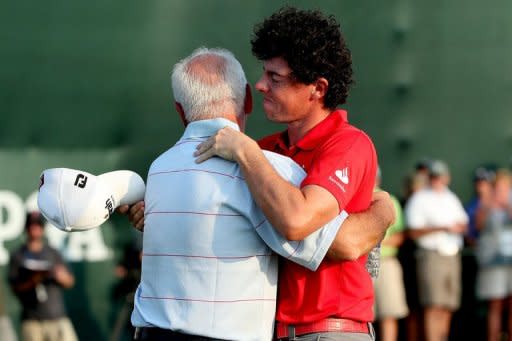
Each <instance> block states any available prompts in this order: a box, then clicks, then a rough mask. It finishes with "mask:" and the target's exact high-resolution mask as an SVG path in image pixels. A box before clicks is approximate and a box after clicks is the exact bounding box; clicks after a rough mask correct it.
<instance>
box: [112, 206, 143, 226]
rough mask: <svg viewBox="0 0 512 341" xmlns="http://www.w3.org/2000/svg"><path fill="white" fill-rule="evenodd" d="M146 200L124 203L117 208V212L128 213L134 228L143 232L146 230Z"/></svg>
mask: <svg viewBox="0 0 512 341" xmlns="http://www.w3.org/2000/svg"><path fill="white" fill-rule="evenodd" d="M144 205H145V204H144V201H139V202H136V203H135V204H133V205H131V206H129V205H122V206H119V207H118V208H117V212H119V213H121V214H125V215H128V220H129V221H130V223H131V224H132V226H133V227H134V228H136V229H137V230H139V231H141V232H143V231H144V207H145V206H144Z"/></svg>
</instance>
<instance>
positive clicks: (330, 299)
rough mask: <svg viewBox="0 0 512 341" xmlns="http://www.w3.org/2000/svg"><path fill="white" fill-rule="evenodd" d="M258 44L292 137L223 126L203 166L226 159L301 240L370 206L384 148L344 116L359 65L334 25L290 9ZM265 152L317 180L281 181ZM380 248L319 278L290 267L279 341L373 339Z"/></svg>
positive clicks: (270, 106)
mask: <svg viewBox="0 0 512 341" xmlns="http://www.w3.org/2000/svg"><path fill="white" fill-rule="evenodd" d="M251 44H252V51H253V54H254V55H255V56H256V57H257V58H258V59H259V60H261V61H263V75H262V76H261V78H260V80H259V81H258V82H257V83H256V89H257V90H258V91H260V92H261V93H262V94H263V97H264V100H263V107H264V110H265V113H266V115H267V118H268V119H270V120H271V121H273V122H279V123H286V124H287V130H286V131H284V132H282V133H278V134H275V135H271V136H268V137H266V138H264V139H262V140H261V141H260V142H259V146H258V144H257V143H256V142H255V141H254V140H252V139H250V138H249V137H248V136H247V135H244V134H242V133H240V132H237V131H235V130H233V129H229V128H224V129H222V130H220V131H219V132H218V133H217V134H216V135H215V136H213V137H212V138H210V139H209V140H207V141H205V142H204V143H203V144H202V145H199V146H198V150H197V152H196V156H198V158H197V161H198V162H202V161H204V160H206V159H208V158H210V157H212V156H214V155H218V156H221V157H223V158H226V159H230V160H235V161H236V162H238V163H239V165H240V167H241V169H242V171H243V173H244V176H245V178H246V181H247V183H248V185H249V187H250V190H251V193H252V195H253V196H254V198H255V200H256V202H257V203H258V205H259V206H260V207H261V208H262V210H263V211H264V213H265V216H266V217H267V218H268V219H269V220H270V222H271V223H272V224H273V226H274V227H275V228H276V229H278V230H279V231H280V232H281V233H282V234H283V235H284V236H285V237H286V238H288V239H290V240H301V239H303V238H304V237H305V236H307V235H308V234H310V233H311V232H313V231H315V230H316V229H318V228H320V227H321V226H322V225H323V224H325V223H326V222H328V221H329V220H331V219H332V218H333V217H335V216H336V215H337V214H338V213H339V212H340V211H341V210H346V211H347V212H349V213H351V212H360V211H364V210H366V209H367V208H368V207H369V205H370V201H371V198H372V192H373V187H374V181H375V175H376V169H377V156H376V153H375V148H374V146H373V144H372V141H371V140H370V138H369V137H368V136H367V135H366V134H365V133H364V132H362V131H361V130H359V129H357V128H355V127H354V126H352V125H350V124H349V123H348V121H347V113H346V112H345V111H343V110H338V109H336V108H337V107H338V106H339V105H341V104H344V103H345V101H346V98H347V96H348V91H349V87H350V85H351V83H352V67H351V63H352V60H351V54H350V51H349V49H348V48H347V46H346V44H345V41H344V38H343V36H342V34H341V31H340V27H339V24H338V23H337V22H336V20H335V19H334V18H333V17H326V16H324V15H323V14H321V13H320V12H318V11H302V10H297V9H294V8H284V9H281V10H280V11H278V12H277V13H275V14H273V15H272V16H270V17H269V18H267V19H266V20H264V21H263V23H261V24H260V25H258V26H256V29H255V34H254V37H253V39H252V41H251ZM260 147H261V148H263V149H267V150H271V151H274V152H277V153H280V154H283V155H286V156H289V157H291V158H292V159H293V160H295V161H296V162H297V163H299V164H300V165H301V166H302V167H303V168H304V169H305V170H306V172H307V173H308V175H307V177H306V178H305V179H304V181H303V183H302V184H301V188H296V187H294V186H292V185H291V184H290V183H288V182H286V181H285V180H283V179H282V178H281V177H279V175H278V174H277V173H276V172H275V171H274V170H273V168H272V167H271V166H270V164H269V163H268V161H267V160H266V159H265V157H264V155H263V153H262V151H261V149H260ZM345 232H346V231H345ZM340 233H344V231H343V229H341V230H340ZM352 234H354V233H353V232H352ZM356 234H357V233H356ZM361 235H365V236H366V234H364V233H361ZM350 237H351V236H347V238H348V239H350ZM352 237H353V238H357V236H352ZM376 242H377V241H376V240H375V239H372V238H370V239H368V240H366V241H365V243H360V244H358V245H354V250H353V252H352V253H350V255H348V256H347V254H344V255H343V257H342V258H345V259H346V258H349V259H348V260H346V261H343V262H339V261H338V262H337V261H333V260H324V262H323V263H322V264H321V266H320V268H319V269H318V270H317V271H316V272H312V271H310V270H307V269H305V268H302V267H300V266H297V265H295V264H293V263H291V262H288V261H286V260H283V262H282V266H281V267H280V274H279V296H278V307H277V315H276V320H277V323H276V334H277V335H276V336H277V338H278V339H280V340H324V339H327V338H328V339H329V340H373V339H374V333H373V329H372V327H371V324H370V322H371V321H372V320H373V312H372V305H373V288H372V282H371V278H370V276H369V274H368V272H367V271H366V268H365V262H366V258H367V257H366V255H362V253H363V252H365V253H366V252H368V251H369V249H370V248H371V246H373V245H375V244H376ZM331 256H332V255H331Z"/></svg>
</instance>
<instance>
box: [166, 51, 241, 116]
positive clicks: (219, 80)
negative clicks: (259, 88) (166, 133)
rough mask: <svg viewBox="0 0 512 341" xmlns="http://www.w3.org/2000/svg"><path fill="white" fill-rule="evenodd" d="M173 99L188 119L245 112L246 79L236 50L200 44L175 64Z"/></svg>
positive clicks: (172, 77)
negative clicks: (232, 51)
mask: <svg viewBox="0 0 512 341" xmlns="http://www.w3.org/2000/svg"><path fill="white" fill-rule="evenodd" d="M171 80H172V91H173V93H174V99H175V101H176V102H178V103H180V104H181V106H182V107H183V110H184V111H185V118H186V119H187V120H188V121H189V122H192V121H197V120H204V119H212V118H218V117H223V115H224V114H226V113H227V112H230V113H233V110H235V111H236V114H237V116H240V115H243V114H244V99H245V87H246V85H247V79H246V77H245V73H244V70H243V68H242V65H240V62H239V61H238V60H237V59H236V58H235V56H234V55H233V53H231V52H230V51H228V50H226V49H221V48H205V47H200V48H198V49H196V50H195V51H194V52H192V54H191V55H190V56H188V57H186V58H184V59H182V60H181V61H179V62H178V63H176V65H175V66H174V69H173V71H172V76H171Z"/></svg>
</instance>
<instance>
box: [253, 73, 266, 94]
mask: <svg viewBox="0 0 512 341" xmlns="http://www.w3.org/2000/svg"><path fill="white" fill-rule="evenodd" d="M254 87H255V88H256V90H258V91H259V92H267V91H268V85H267V82H266V81H265V76H261V78H260V79H259V80H258V81H257V82H256V84H255V85H254Z"/></svg>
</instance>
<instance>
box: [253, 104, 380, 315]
mask: <svg viewBox="0 0 512 341" xmlns="http://www.w3.org/2000/svg"><path fill="white" fill-rule="evenodd" d="M287 141H288V135H287V132H286V131H285V132H282V133H278V134H274V135H271V136H268V137H265V138H263V139H262V140H260V141H259V144H260V146H261V148H263V149H266V150H270V151H274V152H276V153H279V154H282V155H286V156H289V157H291V158H292V159H293V160H295V162H297V163H298V164H299V165H301V166H302V167H303V168H304V169H305V171H306V172H307V173H308V174H307V176H306V178H305V179H304V181H303V182H302V184H301V186H302V187H304V186H306V185H318V186H321V187H323V188H325V189H327V190H328V191H329V192H331V193H332V195H334V197H335V198H336V200H337V201H338V205H339V207H340V210H343V209H344V210H346V211H347V212H349V213H351V212H359V211H364V210H366V209H367V208H368V207H369V205H370V201H371V197H372V192H373V188H374V185H375V175H376V171H377V155H376V153H375V148H374V146H373V143H372V141H371V140H370V138H369V137H368V136H367V135H366V134H365V133H364V132H362V131H361V130H359V129H357V128H355V127H354V126H352V125H350V124H349V123H348V121H347V113H346V112H345V111H343V110H336V111H334V112H333V113H331V114H330V115H329V116H328V117H327V118H325V119H324V120H323V121H322V122H320V123H319V124H318V125H316V126H315V127H314V128H313V129H311V130H310V131H309V132H308V133H307V134H306V135H305V136H304V137H303V138H302V139H301V140H300V141H298V142H297V144H296V145H295V146H288V143H287ZM365 263H366V256H363V257H361V258H359V259H358V260H356V261H344V262H333V261H330V260H328V259H324V261H323V262H322V264H321V265H320V267H319V268H318V270H317V271H316V272H313V271H310V270H307V269H306V268H303V267H301V266H300V265H297V264H295V263H293V262H290V261H286V260H283V263H282V264H281V267H280V269H279V294H278V295H279V296H278V305H277V316H276V319H277V320H278V321H280V322H284V323H292V324H298V323H307V322H313V321H318V320H320V319H323V318H326V317H341V318H348V319H352V320H357V321H372V320H373V308H372V307H373V286H372V281H371V278H370V275H369V274H368V272H367V271H366V267H365Z"/></svg>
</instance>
